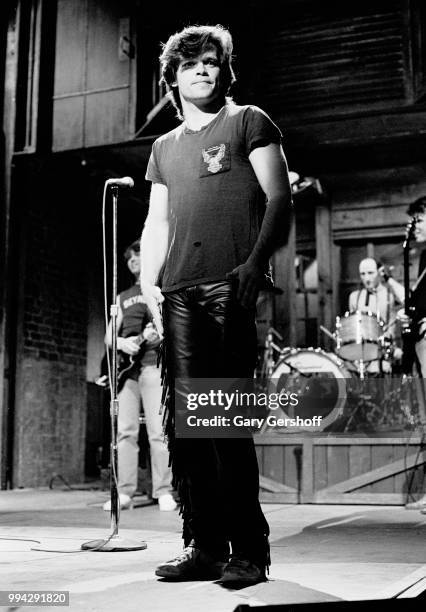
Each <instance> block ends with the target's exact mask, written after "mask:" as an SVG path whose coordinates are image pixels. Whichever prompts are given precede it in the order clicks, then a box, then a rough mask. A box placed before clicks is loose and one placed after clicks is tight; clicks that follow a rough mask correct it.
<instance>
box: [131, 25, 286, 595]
mask: <svg viewBox="0 0 426 612" xmlns="http://www.w3.org/2000/svg"><path fill="white" fill-rule="evenodd" d="M160 60H161V67H162V79H163V81H164V82H165V83H166V85H167V87H168V90H169V92H170V94H169V95H171V98H172V100H173V102H174V104H175V106H176V108H177V111H178V116H179V117H180V119H181V120H182V124H181V125H179V126H178V127H177V128H175V129H174V130H172V131H171V132H168V133H167V134H165V135H163V136H161V137H160V138H158V139H157V140H156V141H155V142H154V144H153V149H152V153H151V157H150V160H149V163H148V169H147V173H146V178H147V180H149V181H151V182H152V187H151V197H150V206H149V212H148V216H147V220H146V223H145V227H144V230H143V233H142V241H141V262H142V271H141V288H142V290H143V292H144V295H145V298H146V302H147V304H148V307H149V308H150V310H151V312H152V314H153V319H154V323H155V325H156V327H157V330H158V331H159V333H160V334H161V335H163V333H164V346H163V350H164V353H163V367H165V370H163V372H164V375H165V382H166V384H167V385H168V386H169V393H168V394H167V395H166V396H165V397H166V400H165V419H166V420H165V432H166V435H167V439H168V442H169V449H170V454H171V461H172V470H173V483H174V486H175V487H176V488H177V490H178V491H179V496H180V500H181V514H182V518H183V540H184V549H183V551H182V552H181V553H180V554H178V555H177V556H176V557H175V558H173V559H171V560H169V561H167V562H165V563H162V564H161V565H159V566H158V567H157V569H156V575H157V576H160V577H162V578H166V579H172V580H188V579H219V580H220V581H221V582H222V583H228V584H229V583H240V584H245V585H247V584H254V583H257V582H260V581H263V580H266V572H267V570H268V568H269V565H270V552H269V540H268V536H269V526H268V523H267V521H266V519H265V516H264V514H263V512H262V509H261V506H260V503H259V471H258V465H257V458H256V452H255V447H254V442H253V439H252V437H246V438H236V437H233V438H227V437H221V438H191V439H188V438H184V437H180V436H175V391H176V392H177V396H178V397H184V396H185V393H188V391H189V390H188V388H186V389H185V388H179V389H178V385H180V384H182V383H181V381H182V379H185V380H188V379H191V378H192V379H194V378H216V379H217V378H233V379H235V378H238V379H252V378H253V372H254V368H255V365H256V358H257V355H256V352H257V338H256V327H255V304H256V298H257V295H258V292H259V289H260V287H261V286H262V283H264V282H265V274H266V272H267V271H268V264H269V258H270V256H271V255H272V253H273V252H274V251H275V250H276V249H277V248H278V247H280V246H282V245H284V244H285V243H286V242H287V239H288V230H289V224H290V212H291V204H292V202H291V189H290V184H289V179H288V170H287V164H286V161H285V157H284V153H283V150H282V147H281V133H280V131H279V129H278V128H277V126H276V125H275V124H274V123H273V122H272V121H271V119H270V118H269V117H268V116H267V115H266V114H265V113H264V112H263V111H262V110H260V109H259V108H257V107H256V106H251V105H250V106H238V105H236V104H234V103H233V102H232V100H231V99H230V98H228V97H227V96H226V94H227V92H228V90H229V88H230V86H231V84H232V83H233V81H234V80H235V76H234V72H233V69H232V65H231V64H232V38H231V35H230V33H229V31H228V30H226V29H225V28H223V27H222V26H191V27H188V28H185V29H184V30H182V31H181V32H179V33H176V34H174V35H172V36H171V37H170V38H169V40H168V42H167V43H166V44H165V45H164V47H163V53H162V55H161V58H160ZM163 264H164V267H163ZM160 270H161V289H160V287H159V286H157V283H159V282H160V281H159V274H160ZM160 304H161V308H162V312H160ZM163 328H164V329H163ZM230 546H231V549H232V554H231V556H230Z"/></svg>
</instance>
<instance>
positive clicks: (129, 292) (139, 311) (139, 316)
mask: <svg viewBox="0 0 426 612" xmlns="http://www.w3.org/2000/svg"><path fill="white" fill-rule="evenodd" d="M119 300H120V308H121V311H122V313H123V320H122V323H121V329H120V336H122V337H123V338H129V337H130V336H138V335H139V334H142V332H143V330H144V329H145V327H146V326H147V324H148V323H150V322H151V315H150V314H149V311H148V306H147V305H146V303H145V300H144V299H143V296H142V294H141V288H140V286H139V285H137V284H134V285H132V287H130V288H129V289H126V290H125V291H122V292H121V293H120V295H119ZM142 351H143V357H142V361H141V363H142V365H154V364H156V363H157V351H156V350H155V349H152V348H151V349H148V350H146V349H144V347H143V346H142Z"/></svg>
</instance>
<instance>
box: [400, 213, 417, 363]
mask: <svg viewBox="0 0 426 612" xmlns="http://www.w3.org/2000/svg"><path fill="white" fill-rule="evenodd" d="M416 222H417V218H416V217H413V218H412V219H411V221H410V222H409V223H408V225H407V228H406V232H405V240H404V243H403V246H402V248H403V251H404V290H405V302H404V312H405V317H406V320H405V322H403V323H402V363H401V368H402V372H403V374H411V372H412V368H413V364H414V361H415V357H416V352H415V333H414V325H413V318H412V317H413V310H414V309H413V307H412V304H411V301H412V300H411V289H410V242H411V239H412V238H413V236H414V231H415V228H416Z"/></svg>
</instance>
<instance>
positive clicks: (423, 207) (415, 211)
mask: <svg viewBox="0 0 426 612" xmlns="http://www.w3.org/2000/svg"><path fill="white" fill-rule="evenodd" d="M424 212H426V196H422V197H421V198H418V199H417V200H414V202H411V204H410V206H409V207H408V209H407V215H411V216H412V217H414V215H420V214H422V213H424Z"/></svg>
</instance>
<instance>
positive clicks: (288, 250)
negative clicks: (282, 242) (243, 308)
mask: <svg viewBox="0 0 426 612" xmlns="http://www.w3.org/2000/svg"><path fill="white" fill-rule="evenodd" d="M295 225H296V224H295V222H294V215H293V216H292V219H291V228H290V232H289V237H288V243H287V245H286V246H285V247H283V248H282V249H280V250H279V251H277V252H276V253H275V255H274V257H273V266H274V282H275V285H276V286H277V287H278V288H280V289H282V290H283V293H282V294H280V295H276V296H275V299H274V327H275V328H276V329H277V330H278V331H279V332H280V334H281V335H282V337H283V342H284V345H285V346H295V344H296V310H295V309H296V300H295V299H294V296H295V294H296V275H295V272H294V261H295V257H296V229H295Z"/></svg>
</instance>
